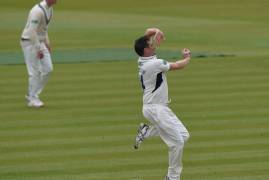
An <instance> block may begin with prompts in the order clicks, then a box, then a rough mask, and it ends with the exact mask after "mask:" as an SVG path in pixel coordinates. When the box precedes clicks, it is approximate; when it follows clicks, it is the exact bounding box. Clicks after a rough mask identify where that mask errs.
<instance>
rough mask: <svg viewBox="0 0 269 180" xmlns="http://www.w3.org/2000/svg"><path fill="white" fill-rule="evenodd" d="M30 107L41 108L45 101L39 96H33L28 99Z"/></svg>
mask: <svg viewBox="0 0 269 180" xmlns="http://www.w3.org/2000/svg"><path fill="white" fill-rule="evenodd" d="M27 105H28V107H34V108H41V107H43V106H44V103H43V102H42V101H41V100H40V99H38V98H31V99H29V100H28V104H27Z"/></svg>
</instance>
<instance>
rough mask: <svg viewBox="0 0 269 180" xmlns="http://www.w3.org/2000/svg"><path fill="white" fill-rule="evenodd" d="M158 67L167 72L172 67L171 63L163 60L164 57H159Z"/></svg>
mask: <svg viewBox="0 0 269 180" xmlns="http://www.w3.org/2000/svg"><path fill="white" fill-rule="evenodd" d="M157 61H158V68H159V69H160V70H161V71H162V72H167V71H169V69H170V64H169V63H168V62H167V61H165V60H163V59H158V60H157Z"/></svg>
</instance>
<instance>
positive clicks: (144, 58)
mask: <svg viewBox="0 0 269 180" xmlns="http://www.w3.org/2000/svg"><path fill="white" fill-rule="evenodd" d="M139 59H140V60H149V59H157V56H156V55H154V56H148V57H143V56H140V57H139Z"/></svg>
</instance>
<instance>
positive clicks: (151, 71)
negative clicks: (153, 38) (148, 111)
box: [138, 56, 170, 104]
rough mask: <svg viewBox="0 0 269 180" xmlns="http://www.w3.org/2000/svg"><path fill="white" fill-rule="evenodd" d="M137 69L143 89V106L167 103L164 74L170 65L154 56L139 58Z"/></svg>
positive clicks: (166, 86)
mask: <svg viewBox="0 0 269 180" xmlns="http://www.w3.org/2000/svg"><path fill="white" fill-rule="evenodd" d="M138 69H139V79H140V82H141V86H142V89H143V104H167V103H169V101H168V85H167V80H166V75H165V72H167V71H168V70H169V69H170V64H169V63H168V62H166V61H165V60H162V59H158V58H157V57H156V56H151V57H139V59H138Z"/></svg>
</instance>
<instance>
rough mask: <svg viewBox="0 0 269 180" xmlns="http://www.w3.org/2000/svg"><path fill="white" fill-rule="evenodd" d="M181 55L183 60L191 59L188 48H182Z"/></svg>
mask: <svg viewBox="0 0 269 180" xmlns="http://www.w3.org/2000/svg"><path fill="white" fill-rule="evenodd" d="M182 55H183V57H184V58H190V57H191V51H190V50H189V49H188V48H184V49H183V50H182Z"/></svg>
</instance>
